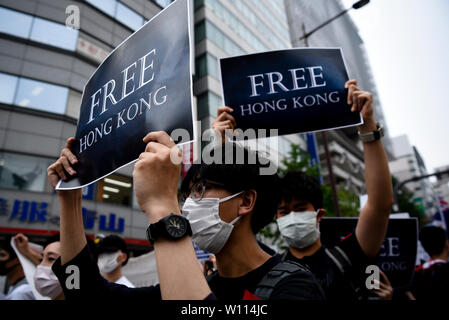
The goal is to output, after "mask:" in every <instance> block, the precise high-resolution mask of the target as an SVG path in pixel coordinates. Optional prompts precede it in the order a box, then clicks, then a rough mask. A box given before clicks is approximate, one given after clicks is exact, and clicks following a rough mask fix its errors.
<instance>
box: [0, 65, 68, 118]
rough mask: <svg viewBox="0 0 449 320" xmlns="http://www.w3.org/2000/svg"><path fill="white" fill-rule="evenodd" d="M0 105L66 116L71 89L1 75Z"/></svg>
mask: <svg viewBox="0 0 449 320" xmlns="http://www.w3.org/2000/svg"><path fill="white" fill-rule="evenodd" d="M0 88H1V90H0V103H5V104H12V105H16V106H20V107H25V108H32V109H38V110H43V111H47V112H53V113H58V114H64V113H65V109H66V105H67V97H68V94H69V89H68V88H67V87H63V86H58V85H55V84H50V83H47V82H43V81H37V80H32V79H29V78H24V77H17V76H13V75H9V74H5V73H0Z"/></svg>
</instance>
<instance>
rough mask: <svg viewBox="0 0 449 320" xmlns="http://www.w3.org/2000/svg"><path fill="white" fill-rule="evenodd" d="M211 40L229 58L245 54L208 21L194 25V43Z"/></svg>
mask: <svg viewBox="0 0 449 320" xmlns="http://www.w3.org/2000/svg"><path fill="white" fill-rule="evenodd" d="M206 35H207V39H209V40H211V41H212V42H213V43H215V44H216V45H217V46H218V47H219V48H221V49H222V50H224V51H225V52H226V53H227V54H228V55H230V56H238V55H242V54H245V53H246V52H245V51H244V50H243V49H242V48H240V46H238V45H237V44H236V43H235V42H234V41H232V40H231V39H229V38H228V37H227V36H225V35H224V34H223V32H221V31H220V30H219V29H218V28H217V27H215V26H214V25H213V24H212V23H210V22H209V21H208V20H203V21H201V22H200V23H198V24H196V25H195V42H196V43H198V42H200V41H201V40H203V39H205V38H206Z"/></svg>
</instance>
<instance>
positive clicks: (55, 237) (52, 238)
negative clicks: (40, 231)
mask: <svg viewBox="0 0 449 320" xmlns="http://www.w3.org/2000/svg"><path fill="white" fill-rule="evenodd" d="M58 241H61V235H60V233H59V232H58V233H56V234H54V235H52V236H50V237H49V238H47V239H45V242H44V244H43V245H42V249H44V250H45V248H46V247H47V246H48V245H49V244H51V243H53V242H58Z"/></svg>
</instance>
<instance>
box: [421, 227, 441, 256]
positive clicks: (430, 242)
mask: <svg viewBox="0 0 449 320" xmlns="http://www.w3.org/2000/svg"><path fill="white" fill-rule="evenodd" d="M446 240H447V235H446V231H445V230H444V229H443V228H441V227H437V226H424V227H422V229H421V231H420V232H419V241H421V244H422V246H423V248H424V250H426V251H427V253H428V254H429V255H430V256H433V255H437V254H440V253H441V252H443V250H444V245H445V244H446Z"/></svg>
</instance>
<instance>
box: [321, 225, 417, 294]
mask: <svg viewBox="0 0 449 320" xmlns="http://www.w3.org/2000/svg"><path fill="white" fill-rule="evenodd" d="M357 221H358V218H323V219H322V220H321V222H320V232H321V242H322V244H323V245H324V246H326V247H333V246H335V245H336V244H338V242H339V241H340V240H341V239H342V238H344V237H346V236H347V235H348V234H350V233H351V232H354V231H355V227H356V225H357ZM417 245H418V220H417V219H416V218H405V219H401V218H392V219H390V220H389V222H388V229H387V233H386V236H385V239H384V242H383V244H382V247H381V249H380V252H379V255H378V257H377V259H376V260H377V266H379V267H380V269H381V270H382V271H383V272H385V274H386V275H387V277H388V279H389V280H390V282H391V285H392V287H393V288H399V287H407V286H408V285H410V283H411V281H412V277H413V274H414V270H415V261H416V253H417Z"/></svg>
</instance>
